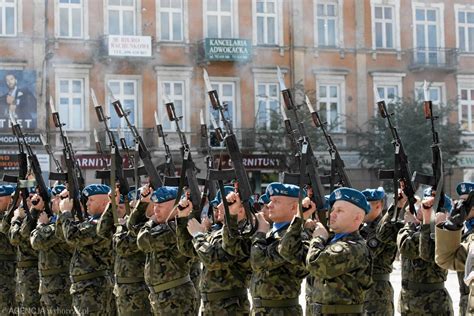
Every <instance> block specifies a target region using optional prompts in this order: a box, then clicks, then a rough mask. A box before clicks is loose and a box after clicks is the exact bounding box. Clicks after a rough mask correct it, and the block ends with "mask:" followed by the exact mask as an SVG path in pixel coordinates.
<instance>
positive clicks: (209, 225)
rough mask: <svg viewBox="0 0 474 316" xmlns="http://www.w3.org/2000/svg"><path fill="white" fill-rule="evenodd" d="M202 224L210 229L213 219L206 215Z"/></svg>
mask: <svg viewBox="0 0 474 316" xmlns="http://www.w3.org/2000/svg"><path fill="white" fill-rule="evenodd" d="M201 225H202V226H203V227H204V228H205V229H206V231H208V230H209V229H210V228H211V226H212V221H211V219H210V218H209V217H204V218H202V219H201Z"/></svg>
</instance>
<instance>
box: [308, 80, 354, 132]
mask: <svg viewBox="0 0 474 316" xmlns="http://www.w3.org/2000/svg"><path fill="white" fill-rule="evenodd" d="M315 75H316V86H315V87H316V109H317V111H320V108H321V106H320V103H321V98H320V96H319V92H320V86H322V85H324V86H329V85H332V86H336V87H337V89H338V97H337V98H338V100H337V118H338V119H339V122H338V123H339V124H338V126H336V127H332V126H331V122H329V121H328V127H329V128H330V129H331V133H338V134H343V133H346V132H347V120H346V103H345V100H346V76H345V75H343V74H337V73H334V74H332V73H327V74H322V73H316V74H315ZM327 112H328V109H327V108H326V113H325V116H324V118H325V119H326V120H327V117H328V116H327Z"/></svg>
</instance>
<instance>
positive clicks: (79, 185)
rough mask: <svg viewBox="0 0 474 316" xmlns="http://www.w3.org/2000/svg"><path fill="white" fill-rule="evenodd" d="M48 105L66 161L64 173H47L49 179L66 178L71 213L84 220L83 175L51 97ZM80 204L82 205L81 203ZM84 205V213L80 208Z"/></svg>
mask: <svg viewBox="0 0 474 316" xmlns="http://www.w3.org/2000/svg"><path fill="white" fill-rule="evenodd" d="M49 106H50V108H51V114H52V116H53V122H54V126H56V128H59V133H60V136H61V142H62V143H63V156H64V160H65V162H66V174H63V173H52V172H50V174H49V179H50V180H66V181H67V184H66V187H67V190H68V191H69V195H70V196H69V197H70V198H71V199H72V200H73V204H72V213H73V215H76V216H77V218H78V219H79V220H80V221H83V220H84V217H85V215H86V212H87V211H86V207H85V203H86V201H85V199H83V198H82V195H81V192H82V190H83V189H84V177H83V176H82V172H81V169H80V168H79V165H78V163H77V160H76V159H75V157H74V150H73V149H72V144H71V143H70V142H69V141H68V139H67V136H66V132H65V131H64V130H63V126H64V125H65V124H63V123H62V122H61V119H60V118H59V113H58V111H56V108H55V107H54V102H53V97H52V96H50V98H49ZM81 204H82V205H81ZM83 207H84V213H83V211H82V208H83Z"/></svg>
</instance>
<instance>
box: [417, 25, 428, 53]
mask: <svg viewBox="0 0 474 316" xmlns="http://www.w3.org/2000/svg"><path fill="white" fill-rule="evenodd" d="M425 46H426V44H425V28H424V26H423V25H417V26H416V47H418V48H424V47H425Z"/></svg>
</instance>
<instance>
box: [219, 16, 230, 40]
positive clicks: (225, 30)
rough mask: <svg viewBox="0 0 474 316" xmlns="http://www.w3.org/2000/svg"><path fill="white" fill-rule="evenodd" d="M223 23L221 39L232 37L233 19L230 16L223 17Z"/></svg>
mask: <svg viewBox="0 0 474 316" xmlns="http://www.w3.org/2000/svg"><path fill="white" fill-rule="evenodd" d="M221 23H222V31H221V37H232V18H231V17H230V16H223V17H221Z"/></svg>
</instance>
